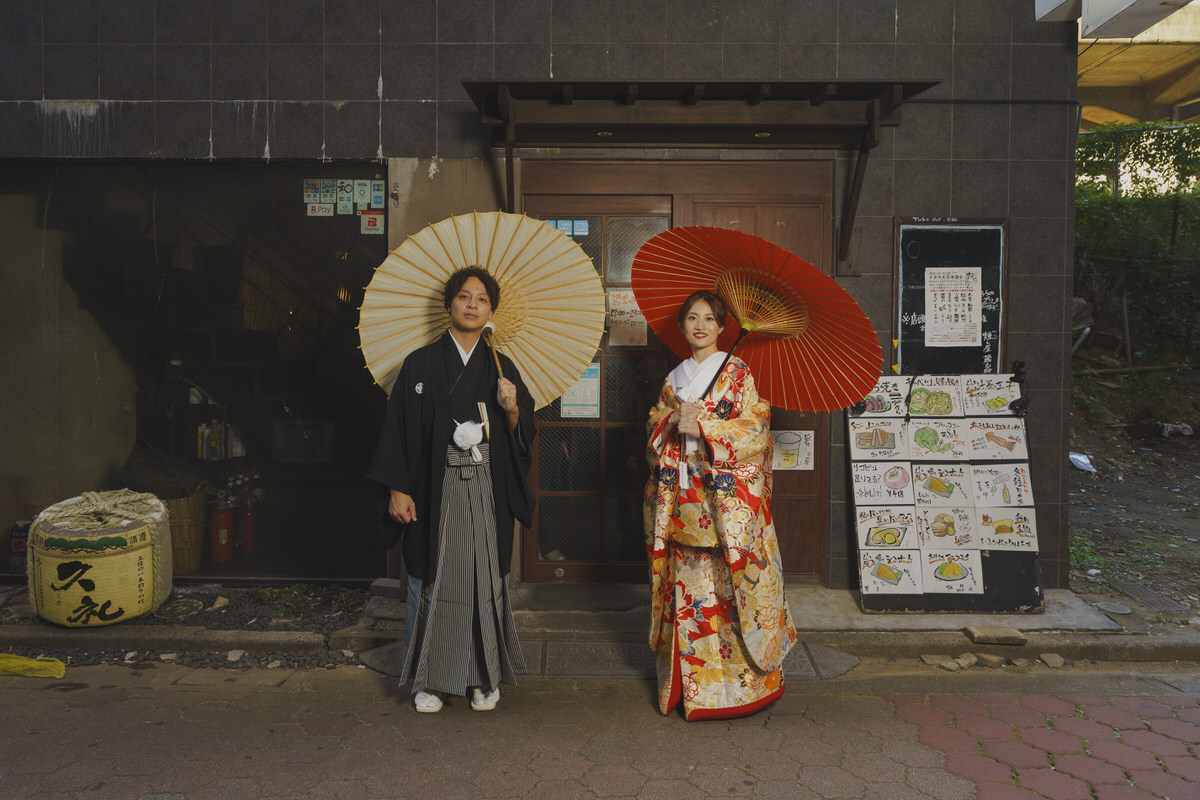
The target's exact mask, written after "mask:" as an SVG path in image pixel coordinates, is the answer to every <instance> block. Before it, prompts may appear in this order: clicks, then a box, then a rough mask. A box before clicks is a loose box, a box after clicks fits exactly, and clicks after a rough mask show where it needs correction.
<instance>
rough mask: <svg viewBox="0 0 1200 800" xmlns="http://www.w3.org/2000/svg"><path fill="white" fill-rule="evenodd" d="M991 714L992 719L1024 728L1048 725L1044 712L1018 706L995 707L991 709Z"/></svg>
mask: <svg viewBox="0 0 1200 800" xmlns="http://www.w3.org/2000/svg"><path fill="white" fill-rule="evenodd" d="M990 713H991V716H992V719H998V720H1001V721H1003V722H1007V723H1008V724H1010V725H1017V726H1020V727H1022V728H1037V727H1039V726H1045V724H1046V715H1045V714H1043V713H1042V712H1040V711H1034V710H1033V709H1031V708H1024V707H1022V706H1017V705H1014V706H995V707H993V708H991V709H990Z"/></svg>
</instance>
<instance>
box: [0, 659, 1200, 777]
mask: <svg viewBox="0 0 1200 800" xmlns="http://www.w3.org/2000/svg"><path fill="white" fill-rule="evenodd" d="M1198 698H1200V677H1197V675H1196V673H1195V671H1194V670H1193V669H1192V668H1190V667H1179V666H1170V665H1155V666H1153V667H1146V668H1142V669H1138V668H1136V667H1131V666H1128V665H1121V666H1120V668H1119V671H1114V670H1112V669H1111V668H1101V667H1090V668H1087V669H1080V670H1077V671H1075V672H1072V673H1070V674H1068V673H1064V672H1053V671H1050V670H1048V669H1047V668H1044V667H1029V668H1024V669H1020V670H1015V669H1014V670H1005V671H1002V672H996V671H987V672H986V673H985V672H969V673H957V674H950V673H944V672H943V673H935V672H930V671H925V670H911V669H898V668H897V666H896V665H895V664H890V663H888V662H887V661H886V660H874V659H870V660H866V661H864V662H863V663H862V664H860V665H859V666H858V667H856V668H855V669H853V670H851V671H850V672H848V673H847V674H845V675H843V676H842V677H840V678H835V679H830V680H826V681H807V682H804V681H802V682H798V683H789V685H788V691H787V694H786V695H785V696H784V698H783V699H782V700H781V701H780V702H779V703H777V704H776V705H774V706H772V707H771V708H770V709H768V710H766V711H764V712H762V713H760V714H758V715H756V716H753V717H749V718H746V719H739V720H730V721H716V722H704V723H686V722H684V721H683V720H682V719H681V718H680V717H679V716H677V715H671V716H667V717H663V716H661V715H659V714H658V712H657V711H656V710H655V708H654V705H653V687H652V684H651V683H650V682H648V681H644V680H637V679H611V678H610V679H566V678H541V677H537V678H534V677H530V678H523V679H522V680H521V684H520V685H519V686H517V687H505V689H504V695H503V698H502V700H501V704H500V706H499V708H498V709H497V710H496V711H494V712H490V713H486V714H481V713H476V712H472V711H471V710H470V708H469V705H468V704H467V702H466V701H465V700H461V699H450V700H449V701H448V702H447V703H446V708H445V709H444V710H443V711H442V712H441V713H439V714H431V715H421V714H417V713H415V712H414V711H413V710H412V708H411V707H410V705H409V699H408V696H407V694H406V693H404V692H401V691H400V689H399V688H398V687H397V686H396V685H395V681H394V680H392V679H390V678H387V677H386V676H383V675H381V674H379V673H376V672H373V671H371V670H368V669H363V668H353V667H338V668H336V669H316V670H306V671H302V670H286V669H285V670H266V669H252V670H244V671H229V670H197V669H187V668H183V667H177V666H170V665H163V664H155V663H153V662H149V663H146V664H143V665H139V666H138V667H135V668H128V667H117V666H93V667H80V668H72V669H69V670H68V673H67V675H66V677H65V678H64V679H63V680H46V679H35V678H18V677H12V676H8V677H0V717H2V718H3V719H4V725H3V727H2V728H0V749H2V750H3V752H4V754H5V764H6V768H5V773H6V774H5V776H4V777H3V778H2V779H0V796H4V797H14V798H17V797H19V798H24V799H25V800H50V799H51V798H54V799H55V800H58V799H59V798H78V797H87V798H94V799H95V800H100V799H101V798H118V799H119V800H210V799H211V800H218V799H220V800H237V799H239V798H246V799H247V800H273V799H274V798H280V799H282V798H298V797H314V798H323V799H329V800H336V799H337V798H354V800H360V799H361V798H384V799H386V798H409V797H424V798H428V797H437V798H555V800H557V799H558V798H639V799H640V800H669V798H676V797H678V798H687V799H688V800H694V798H697V797H726V796H732V797H754V798H774V797H777V798H788V799H789V800H817V799H820V800H833V799H835V798H863V799H864V800H926V799H928V800H976V799H978V800H1009V799H1010V798H1026V800H1030V799H1032V798H1039V797H1041V798H1050V800H1074V798H1079V800H1126V799H1128V798H1138V800H1149V798H1152V797H1158V798H1161V797H1169V798H1172V800H1186V799H1187V798H1196V797H1200V759H1198V758H1197V755H1198V754H1197V747H1198V746H1200V699H1198Z"/></svg>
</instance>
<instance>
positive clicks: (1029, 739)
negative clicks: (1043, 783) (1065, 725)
mask: <svg viewBox="0 0 1200 800" xmlns="http://www.w3.org/2000/svg"><path fill="white" fill-rule="evenodd" d="M1017 735H1018V736H1019V737H1020V739H1021V741H1022V742H1024V743H1025V744H1027V745H1029V746H1031V747H1036V748H1037V749H1039V750H1045V751H1046V752H1047V753H1054V754H1055V755H1057V754H1059V753H1082V752H1083V740H1082V739H1080V738H1079V737H1078V736H1072V735H1071V734H1069V733H1062V732H1061V731H1048V730H1044V729H1038V728H1018V729H1017Z"/></svg>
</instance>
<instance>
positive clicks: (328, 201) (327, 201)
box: [321, 178, 337, 206]
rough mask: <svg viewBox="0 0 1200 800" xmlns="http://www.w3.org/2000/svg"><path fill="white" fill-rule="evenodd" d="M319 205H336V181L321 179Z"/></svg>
mask: <svg viewBox="0 0 1200 800" xmlns="http://www.w3.org/2000/svg"><path fill="white" fill-rule="evenodd" d="M321 203H322V204H323V205H327V206H330V205H334V204H336V203H337V181H336V180H334V179H333V178H321Z"/></svg>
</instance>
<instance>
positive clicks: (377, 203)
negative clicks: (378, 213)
mask: <svg viewBox="0 0 1200 800" xmlns="http://www.w3.org/2000/svg"><path fill="white" fill-rule="evenodd" d="M383 187H384V183H383V181H381V180H374V181H371V208H383V207H384V200H383V194H384V190H383Z"/></svg>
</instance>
